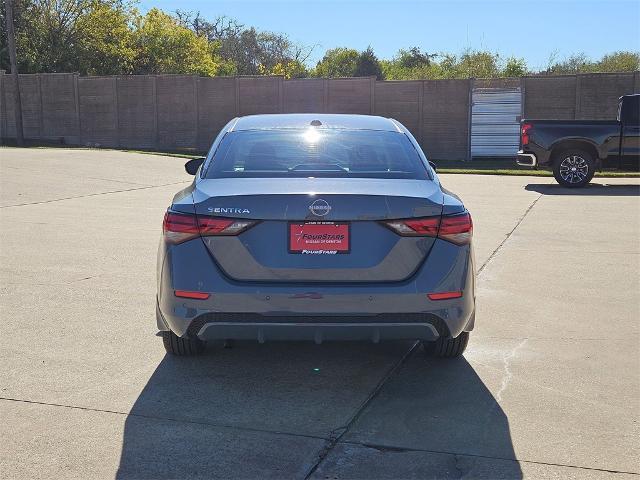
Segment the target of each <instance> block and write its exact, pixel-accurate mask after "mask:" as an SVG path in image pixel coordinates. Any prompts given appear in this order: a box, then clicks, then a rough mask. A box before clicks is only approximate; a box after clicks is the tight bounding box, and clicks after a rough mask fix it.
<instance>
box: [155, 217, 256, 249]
mask: <svg viewBox="0 0 640 480" xmlns="http://www.w3.org/2000/svg"><path fill="white" fill-rule="evenodd" d="M255 223H257V222H256V221H255V220H239V219H233V218H217V217H204V216H196V215H189V214H184V213H175V212H169V211H168V212H167V213H165V215H164V222H163V225H162V229H163V232H164V238H165V240H166V241H167V242H169V243H182V242H185V241H187V240H191V239H192V238H196V237H198V236H203V237H204V236H210V235H238V234H239V233H242V232H244V231H245V230H246V229H247V228H249V227H251V226H252V225H254V224H255Z"/></svg>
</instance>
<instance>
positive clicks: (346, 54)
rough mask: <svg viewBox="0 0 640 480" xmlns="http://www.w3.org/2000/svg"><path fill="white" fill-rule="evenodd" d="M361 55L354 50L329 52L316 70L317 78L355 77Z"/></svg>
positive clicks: (334, 49)
mask: <svg viewBox="0 0 640 480" xmlns="http://www.w3.org/2000/svg"><path fill="white" fill-rule="evenodd" d="M359 58H360V53H359V52H358V51H357V50H354V49H352V48H341V47H340V48H332V49H331V50H327V52H326V53H325V54H324V57H322V60H320V61H319V62H318V64H317V65H316V68H315V75H316V76H317V77H353V76H355V74H356V69H357V68H358V60H359Z"/></svg>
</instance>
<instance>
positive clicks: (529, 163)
mask: <svg viewBox="0 0 640 480" xmlns="http://www.w3.org/2000/svg"><path fill="white" fill-rule="evenodd" d="M516 163H517V164H518V165H520V166H521V167H533V168H535V167H537V166H538V159H537V158H536V156H535V155H534V154H533V153H524V152H523V151H522V150H520V151H519V152H518V155H517V156H516Z"/></svg>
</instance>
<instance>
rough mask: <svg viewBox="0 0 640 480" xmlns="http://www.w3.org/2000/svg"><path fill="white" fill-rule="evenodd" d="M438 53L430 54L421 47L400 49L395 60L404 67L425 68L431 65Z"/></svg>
mask: <svg viewBox="0 0 640 480" xmlns="http://www.w3.org/2000/svg"><path fill="white" fill-rule="evenodd" d="M436 56H437V55H435V54H428V53H425V52H423V51H422V50H420V48H419V47H412V48H410V49H408V50H405V49H400V50H398V53H397V55H396V56H395V57H394V62H396V63H397V64H398V66H400V67H402V68H411V69H415V68H423V67H428V66H429V65H431V61H432V59H433V58H434V57H436Z"/></svg>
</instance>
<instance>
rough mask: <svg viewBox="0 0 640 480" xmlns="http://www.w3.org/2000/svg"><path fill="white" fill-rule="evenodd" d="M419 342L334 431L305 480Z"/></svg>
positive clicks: (306, 479)
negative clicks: (344, 422) (342, 424)
mask: <svg viewBox="0 0 640 480" xmlns="http://www.w3.org/2000/svg"><path fill="white" fill-rule="evenodd" d="M419 344H420V342H419V341H416V342H414V343H413V345H411V347H410V348H409V350H407V351H406V352H405V354H404V355H403V356H402V358H400V360H399V361H398V362H396V363H395V365H393V366H392V367H391V369H390V370H389V371H388V372H387V374H386V375H385V376H384V377H382V379H381V380H380V381H379V382H378V384H377V385H376V386H375V387H374V389H373V390H372V391H371V393H370V394H369V395H368V396H367V398H366V399H365V400H364V402H362V404H361V405H360V406H359V407H358V408H357V409H356V411H355V413H354V414H353V415H352V416H351V418H350V419H349V420H348V421H347V423H346V424H345V425H344V426H342V427H339V428H336V429H334V430H332V432H331V435H330V436H329V438H328V439H327V442H326V444H325V446H324V447H323V448H322V449H321V450H320V452H319V453H318V458H317V460H316V462H315V463H314V464H313V465H312V466H311V468H310V469H309V471H308V472H307V474H306V475H305V476H304V479H305V480H308V479H309V478H310V477H311V475H313V474H314V473H315V471H316V470H317V469H318V467H319V466H320V465H321V464H322V462H324V460H325V459H326V458H327V457H328V456H329V454H330V453H331V451H332V450H333V449H334V448H335V446H336V445H337V444H338V443H339V442H340V439H341V438H342V437H343V436H344V435H345V434H346V433H347V432H348V431H349V428H351V426H352V425H353V424H354V423H355V422H356V421H357V420H358V419H359V418H360V416H361V415H362V413H363V412H364V411H365V410H366V408H367V407H368V406H369V404H370V403H371V402H372V401H373V400H374V399H375V397H377V396H378V394H379V393H380V391H381V390H382V388H383V387H384V386H385V385H386V383H387V382H388V381H389V380H390V379H391V377H393V376H394V375H395V373H396V372H397V371H398V370H400V368H401V367H402V366H403V365H404V364H405V363H406V362H407V360H408V359H409V357H410V356H411V354H412V353H413V352H414V351H415V350H416V348H417V347H418V345H419Z"/></svg>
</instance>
